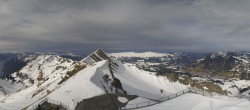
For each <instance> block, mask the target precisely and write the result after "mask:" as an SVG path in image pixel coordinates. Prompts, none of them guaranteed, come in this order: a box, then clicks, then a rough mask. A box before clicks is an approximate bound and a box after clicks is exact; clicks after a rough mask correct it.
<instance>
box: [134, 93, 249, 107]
mask: <svg viewBox="0 0 250 110" xmlns="http://www.w3.org/2000/svg"><path fill="white" fill-rule="evenodd" d="M166 109H169V110H250V102H249V100H247V99H238V98H228V97H221V96H214V97H206V96H202V95H198V94H193V93H187V94H184V95H182V96H180V97H177V98H175V99H172V100H169V101H166V102H163V103H160V104H157V105H153V106H150V107H146V108H141V109H138V110H166Z"/></svg>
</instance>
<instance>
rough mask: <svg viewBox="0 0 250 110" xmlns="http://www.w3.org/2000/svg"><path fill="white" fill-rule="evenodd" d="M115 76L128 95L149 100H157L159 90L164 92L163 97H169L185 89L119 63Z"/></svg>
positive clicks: (180, 85) (159, 95)
mask: <svg viewBox="0 0 250 110" xmlns="http://www.w3.org/2000/svg"><path fill="white" fill-rule="evenodd" d="M115 76H116V77H117V78H118V79H120V80H121V82H122V84H123V86H124V89H125V90H127V91H128V93H130V94H136V95H138V96H141V97H145V98H149V99H159V98H160V97H161V94H160V90H161V89H163V90H164V94H165V95H170V94H172V93H175V92H178V91H181V90H183V89H185V88H186V87H187V86H184V85H182V84H180V83H178V82H177V83H171V82H169V81H168V80H167V79H164V77H160V76H159V77H157V76H156V75H152V74H148V73H146V72H144V71H141V70H139V69H138V68H136V67H135V66H131V65H122V64H121V63H119V69H118V71H117V73H116V74H115Z"/></svg>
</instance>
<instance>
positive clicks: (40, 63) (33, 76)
mask: <svg viewBox="0 0 250 110" xmlns="http://www.w3.org/2000/svg"><path fill="white" fill-rule="evenodd" d="M80 64H82V63H80V62H75V61H72V60H69V59H65V58H61V57H59V56H55V55H40V56H38V57H37V58H35V59H34V60H32V61H30V62H29V63H28V64H27V65H26V66H25V67H23V68H22V69H21V70H20V71H18V72H15V73H13V74H12V77H13V78H14V80H15V83H19V84H22V85H24V86H25V87H26V88H24V89H21V90H20V91H19V92H16V93H12V94H10V95H7V96H5V97H4V98H2V99H1V100H0V109H7V110H8V109H10V110H12V109H21V108H25V107H28V106H31V105H33V104H34V103H36V102H39V101H41V100H42V99H44V98H45V97H46V96H47V95H48V94H47V90H50V91H51V92H53V91H55V90H56V89H58V88H59V87H60V82H61V81H62V80H63V79H64V78H65V77H66V76H67V75H68V74H67V73H68V72H70V71H72V70H73V69H75V67H76V66H77V65H80ZM13 104H14V105H15V106H13ZM1 107H2V108H1Z"/></svg>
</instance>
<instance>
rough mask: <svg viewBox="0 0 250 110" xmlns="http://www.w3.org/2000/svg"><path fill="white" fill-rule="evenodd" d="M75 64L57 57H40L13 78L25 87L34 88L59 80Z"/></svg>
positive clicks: (14, 74) (13, 75)
mask: <svg viewBox="0 0 250 110" xmlns="http://www.w3.org/2000/svg"><path fill="white" fill-rule="evenodd" d="M75 63H76V62H74V61H72V60H69V59H65V58H61V57H59V56H55V55H40V56H38V57H37V58H36V59H34V60H33V61H31V62H29V63H28V64H27V65H26V66H25V67H23V68H22V69H21V70H20V71H17V72H15V73H13V74H12V75H11V76H12V77H13V78H14V80H15V81H16V82H17V83H22V84H24V85H25V86H32V85H33V84H35V85H37V86H39V85H41V84H42V83H44V84H48V83H49V82H52V81H54V80H55V79H57V78H59V77H60V76H61V75H63V73H65V72H66V71H67V70H68V69H69V68H72V67H73V66H74V65H75ZM64 75H65V74H64Z"/></svg>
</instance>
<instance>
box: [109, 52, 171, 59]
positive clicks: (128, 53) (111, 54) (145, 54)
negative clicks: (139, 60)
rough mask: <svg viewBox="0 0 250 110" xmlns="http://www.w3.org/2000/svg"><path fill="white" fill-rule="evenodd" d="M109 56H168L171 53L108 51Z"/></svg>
mask: <svg viewBox="0 0 250 110" xmlns="http://www.w3.org/2000/svg"><path fill="white" fill-rule="evenodd" d="M109 55H110V56H113V57H116V58H120V57H143V58H146V57H164V56H169V55H171V54H165V53H157V52H142V53H136V52H121V53H110V54H109Z"/></svg>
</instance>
